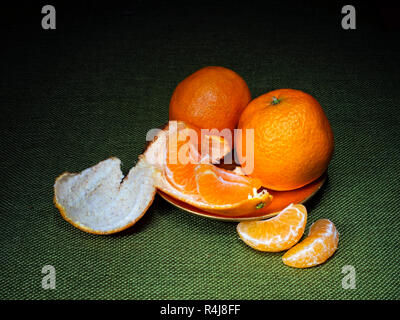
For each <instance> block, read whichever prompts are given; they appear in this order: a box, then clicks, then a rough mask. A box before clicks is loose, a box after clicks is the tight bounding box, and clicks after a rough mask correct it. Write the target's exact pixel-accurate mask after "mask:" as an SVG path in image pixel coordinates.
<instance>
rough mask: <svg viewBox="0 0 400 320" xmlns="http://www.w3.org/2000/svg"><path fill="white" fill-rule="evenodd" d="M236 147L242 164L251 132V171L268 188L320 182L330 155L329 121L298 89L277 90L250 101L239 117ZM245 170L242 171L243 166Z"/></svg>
mask: <svg viewBox="0 0 400 320" xmlns="http://www.w3.org/2000/svg"><path fill="white" fill-rule="evenodd" d="M238 128H239V129H242V131H243V134H242V136H240V135H239V137H238V139H236V144H235V147H236V149H237V155H238V158H239V161H240V163H241V164H242V166H243V164H244V163H245V160H246V159H245V157H243V154H245V150H246V139H245V137H246V132H245V130H246V129H254V170H253V171H252V172H249V171H247V172H246V170H244V171H245V173H246V174H248V175H250V176H252V177H255V178H259V179H260V180H261V181H262V184H263V186H264V187H266V188H270V189H272V190H278V191H285V190H293V189H297V188H300V187H303V186H305V185H306V184H308V183H310V182H312V181H314V180H315V179H317V178H318V177H320V176H321V175H322V174H323V173H324V172H325V170H326V169H327V167H328V164H329V162H330V160H331V158H332V154H333V150H334V138H333V132H332V129H331V126H330V124H329V121H328V119H327V117H326V115H325V113H324V111H323V110H322V108H321V106H320V104H319V103H318V101H317V100H315V99H314V98H313V97H312V96H311V95H309V94H307V93H304V92H302V91H299V90H293V89H279V90H275V91H271V92H269V93H266V94H264V95H261V96H260V97H258V98H256V99H254V100H253V101H251V102H250V103H249V105H248V106H247V107H246V109H245V110H244V111H243V113H242V114H241V117H240V120H239V124H238ZM244 167H245V166H244Z"/></svg>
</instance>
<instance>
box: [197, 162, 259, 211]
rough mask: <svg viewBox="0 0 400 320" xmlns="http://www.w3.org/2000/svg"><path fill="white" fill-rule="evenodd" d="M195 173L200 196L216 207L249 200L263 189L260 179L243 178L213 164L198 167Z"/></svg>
mask: <svg viewBox="0 0 400 320" xmlns="http://www.w3.org/2000/svg"><path fill="white" fill-rule="evenodd" d="M195 172H196V182H197V191H198V192H199V194H200V196H201V197H202V199H203V200H204V201H206V202H208V203H212V204H216V205H221V204H230V203H237V202H240V201H243V200H246V199H249V197H252V196H253V195H255V194H257V190H258V189H259V188H260V187H261V182H260V180H258V179H252V178H248V177H245V176H241V175H238V174H235V173H233V172H231V171H228V170H224V169H221V168H218V167H215V166H213V165H211V164H201V165H198V166H197V167H196V169H195Z"/></svg>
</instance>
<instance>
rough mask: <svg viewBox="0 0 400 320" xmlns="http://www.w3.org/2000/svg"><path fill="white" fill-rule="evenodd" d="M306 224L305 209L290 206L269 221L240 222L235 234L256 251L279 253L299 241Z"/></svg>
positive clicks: (300, 206)
mask: <svg viewBox="0 0 400 320" xmlns="http://www.w3.org/2000/svg"><path fill="white" fill-rule="evenodd" d="M306 222H307V210H306V208H305V207H304V206H303V205H301V204H296V205H293V204H291V205H289V206H288V207H286V208H285V209H283V210H282V211H281V212H280V213H279V214H278V215H277V216H276V217H274V218H271V219H269V220H262V221H244V222H240V223H239V224H238V226H237V232H238V234H239V236H240V238H241V239H242V240H243V241H244V242H245V243H246V244H247V245H249V246H250V247H252V248H254V249H256V250H260V251H268V252H279V251H283V250H287V249H289V248H290V247H292V246H293V245H295V244H296V243H297V242H298V241H299V240H300V238H301V236H302V235H303V233H304V229H305V226H306Z"/></svg>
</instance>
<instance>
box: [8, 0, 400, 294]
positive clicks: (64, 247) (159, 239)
mask: <svg viewBox="0 0 400 320" xmlns="http://www.w3.org/2000/svg"><path fill="white" fill-rule="evenodd" d="M280 3H281V2H276V3H273V4H271V6H270V7H269V9H270V10H269V11H265V9H262V8H258V7H257V6H255V7H247V5H245V4H241V5H240V6H239V5H238V6H237V7H233V8H231V9H230V10H225V9H224V8H223V7H222V6H221V7H215V6H212V5H210V6H206V5H204V6H202V7H201V8H200V7H198V6H196V5H191V6H189V5H187V6H186V7H181V8H168V7H167V5H164V6H146V5H145V4H144V3H141V2H139V3H138V4H133V5H125V6H121V7H116V8H103V9H102V10H100V9H96V6H95V5H94V4H93V5H92V6H91V5H90V3H89V4H86V5H81V6H82V7H79V6H78V7H77V8H76V10H75V9H73V10H69V11H63V10H62V9H63V8H62V7H60V8H57V19H58V20H57V29H56V30H53V31H52V30H48V31H44V30H42V29H41V27H40V19H41V15H40V7H35V6H34V5H31V9H32V10H33V11H34V12H35V14H36V16H35V17H31V19H30V20H29V19H28V20H26V21H25V22H24V21H22V22H21V24H20V25H17V26H16V25H11V24H7V25H6V26H3V28H2V29H3V32H4V31H5V36H4V37H3V39H4V42H3V47H2V50H1V51H2V53H1V55H2V59H1V61H0V68H1V69H0V74H1V75H2V76H1V79H0V105H1V110H2V113H1V119H0V124H1V129H2V134H1V138H0V141H1V149H2V150H1V153H0V169H1V170H0V172H1V173H0V178H1V186H0V196H1V201H0V211H1V214H0V252H1V261H0V270H1V273H0V298H1V299H399V298H400V277H399V271H400V269H399V263H400V261H399V256H400V250H399V247H400V246H399V245H400V233H399V229H400V218H399V215H400V209H399V208H400V179H399V172H400V150H399V146H400V134H399V128H400V126H399V124H400V99H399V92H400V72H399V71H400V70H399V62H400V61H399V60H400V52H399V50H398V49H396V48H395V47H394V45H393V41H394V40H393V37H394V35H395V34H396V33H395V32H392V31H390V30H386V29H384V28H383V27H382V26H381V25H380V24H379V21H375V20H374V21H371V20H369V16H368V15H363V10H362V9H360V10H359V11H357V14H358V16H357V29H356V30H343V29H342V27H341V24H340V23H341V18H342V15H341V12H340V6H331V7H317V6H315V5H314V6H313V5H311V6H305V5H302V4H301V3H300V4H298V5H296V6H294V5H292V6H291V5H283V4H280ZM377 19H378V18H377ZM20 21H21V20H20ZM207 65H221V66H225V67H228V68H231V69H233V70H235V71H236V72H238V73H239V74H240V75H241V76H242V77H243V78H244V79H245V80H246V81H247V83H248V85H249V87H250V90H251V93H252V96H253V97H257V96H259V95H260V94H262V93H265V92H268V91H271V90H273V89H278V88H294V89H300V90H303V91H305V92H308V93H310V94H311V95H313V96H314V97H315V98H316V99H317V100H318V101H319V102H320V103H321V105H322V106H323V108H324V110H325V112H326V114H327V116H328V118H329V120H330V122H331V125H332V127H333V130H334V133H335V141H336V149H335V154H334V158H333V160H332V162H331V164H330V166H329V170H328V176H329V178H328V181H327V182H326V184H325V185H324V187H323V188H322V190H321V191H320V192H319V193H318V194H317V195H316V196H315V197H314V198H313V199H312V200H311V201H310V202H309V203H307V205H306V206H307V209H308V210H309V219H308V222H307V228H306V232H308V229H309V227H310V225H311V224H312V223H313V222H314V221H316V220H317V219H319V218H329V219H331V220H332V221H333V222H334V223H335V225H336V226H337V228H338V230H339V232H340V241H339V248H338V251H337V252H336V253H335V255H334V256H333V257H332V258H331V259H330V260H329V261H328V262H327V263H325V264H323V265H321V266H318V267H314V268H310V269H305V270H300V269H292V268H289V267H287V266H285V265H283V263H282V261H281V256H282V253H262V252H257V251H255V250H253V249H251V248H250V247H247V246H246V245H245V244H244V243H243V242H242V241H241V240H239V238H238V235H237V233H236V229H235V228H236V224H235V223H224V222H219V221H214V220H209V219H205V218H201V217H197V216H193V215H191V214H188V213H186V212H184V211H182V210H180V209H177V208H175V207H173V206H172V205H170V204H169V203H167V202H165V201H164V200H163V199H162V198H160V197H159V196H157V197H156V199H155V201H154V203H153V205H152V206H151V207H150V209H149V210H148V212H147V213H146V214H145V216H144V217H143V218H142V219H141V220H140V221H139V222H138V223H137V224H136V225H135V226H134V227H132V228H131V229H129V230H127V231H126V232H123V233H121V234H116V235H113V236H96V235H90V234H87V233H84V232H82V231H80V230H78V229H76V228H74V227H73V226H72V225H70V224H68V223H67V222H65V221H64V220H63V219H62V218H61V216H60V214H59V212H58V211H57V209H56V208H55V207H54V205H53V203H52V200H53V199H52V197H53V183H54V180H55V178H56V177H57V176H58V175H59V174H61V173H62V172H64V171H70V172H77V171H81V170H83V169H85V168H87V167H89V166H91V165H94V164H96V163H97V162H99V161H101V160H103V159H106V158H108V157H110V156H117V157H119V158H120V159H121V160H122V162H123V166H122V169H123V172H124V173H127V171H128V170H129V169H130V168H131V167H132V166H133V165H134V164H135V163H136V161H137V157H138V155H139V154H141V153H142V152H143V149H144V144H145V136H146V133H147V131H148V130H149V129H151V128H155V127H158V126H160V125H162V124H163V123H165V122H166V121H167V120H168V104H169V99H170V97H171V94H172V91H173V89H174V88H175V86H176V85H177V83H178V82H179V81H181V80H182V79H183V78H185V77H186V76H188V75H189V74H191V73H193V72H194V71H196V70H197V69H199V68H201V67H204V66H207ZM45 265H52V266H54V268H55V270H56V289H54V290H51V289H48V290H45V289H43V288H42V278H43V276H44V274H42V268H43V266H45ZM346 265H351V266H353V267H354V270H355V276H356V288H355V289H345V288H343V286H342V281H343V278H344V277H345V276H346V274H345V273H342V270H343V267H344V266H346Z"/></svg>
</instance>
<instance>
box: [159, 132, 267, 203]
mask: <svg viewBox="0 0 400 320" xmlns="http://www.w3.org/2000/svg"><path fill="white" fill-rule="evenodd" d="M177 136H178V137H173V138H172V139H170V140H169V141H168V142H167V145H168V148H167V156H166V160H167V161H166V166H165V169H164V174H165V176H166V178H167V180H168V182H170V183H171V185H172V186H174V187H175V188H177V189H178V190H180V191H182V192H184V193H185V194H188V195H197V196H199V197H200V198H201V199H202V200H203V201H204V202H206V203H210V204H213V205H225V204H234V203H238V202H240V201H243V200H246V199H249V195H251V196H253V195H254V189H255V190H258V189H259V188H260V187H261V182H260V180H258V179H253V178H249V177H246V176H242V175H238V174H236V173H233V172H231V171H228V170H224V169H221V168H218V167H215V166H214V165H212V164H209V163H204V162H208V161H211V157H209V158H207V157H204V156H203V158H201V156H200V153H199V149H200V148H199V146H198V145H196V144H195V143H193V140H192V141H190V139H189V138H187V139H186V140H183V139H182V140H181V139H179V137H180V136H179V133H178V135H177ZM206 139H209V137H207V138H206ZM221 145H222V144H221Z"/></svg>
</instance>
